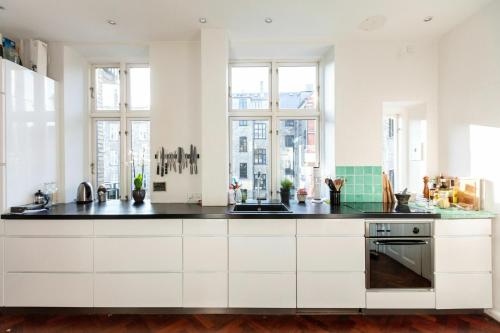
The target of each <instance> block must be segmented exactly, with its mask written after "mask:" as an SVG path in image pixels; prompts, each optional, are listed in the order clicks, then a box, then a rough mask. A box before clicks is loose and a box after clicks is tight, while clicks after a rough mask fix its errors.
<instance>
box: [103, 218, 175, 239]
mask: <svg viewBox="0 0 500 333" xmlns="http://www.w3.org/2000/svg"><path fill="white" fill-rule="evenodd" d="M94 232H95V234H96V235H98V236H168V235H181V234H182V220H178V219H176V220H174V219H172V220H162V219H143V220H135V219H130V220H129V219H122V220H96V221H95V225H94Z"/></svg>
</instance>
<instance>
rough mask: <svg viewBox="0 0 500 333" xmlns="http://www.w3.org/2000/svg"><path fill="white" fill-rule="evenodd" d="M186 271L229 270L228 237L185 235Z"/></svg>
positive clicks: (184, 256) (184, 255)
mask: <svg viewBox="0 0 500 333" xmlns="http://www.w3.org/2000/svg"><path fill="white" fill-rule="evenodd" d="M183 243H184V244H183V247H184V254H183V258H184V271H227V238H226V237H212V236H210V237H184V242H183Z"/></svg>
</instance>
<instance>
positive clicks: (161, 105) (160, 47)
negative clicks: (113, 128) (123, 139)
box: [149, 42, 205, 202]
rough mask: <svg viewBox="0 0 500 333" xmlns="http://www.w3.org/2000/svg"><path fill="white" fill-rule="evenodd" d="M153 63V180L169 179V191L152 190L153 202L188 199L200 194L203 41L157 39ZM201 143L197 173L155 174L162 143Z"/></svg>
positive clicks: (152, 50) (186, 146)
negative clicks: (201, 56)
mask: <svg viewBox="0 0 500 333" xmlns="http://www.w3.org/2000/svg"><path fill="white" fill-rule="evenodd" d="M149 55H150V67H151V154H152V156H151V161H152V163H151V175H152V177H151V180H152V181H153V182H155V181H166V183H167V191H166V192H151V200H152V202H186V201H188V196H192V195H193V194H201V174H200V171H201V167H202V165H203V158H204V157H205V155H203V154H204V152H203V150H202V149H200V145H201V121H202V116H201V101H200V96H201V84H200V76H201V74H200V62H201V60H200V43H198V42H155V43H152V44H151V45H150V49H149ZM190 144H194V145H196V146H197V147H198V151H199V152H200V156H201V159H200V160H199V165H198V171H199V172H198V175H191V174H189V170H188V172H183V173H182V174H178V173H172V174H168V175H167V176H166V177H164V178H161V177H160V176H157V175H156V163H154V152H155V150H157V149H159V148H160V147H161V146H163V147H165V149H167V150H168V151H172V150H175V149H176V148H177V147H179V146H182V147H183V148H184V149H189V145H190Z"/></svg>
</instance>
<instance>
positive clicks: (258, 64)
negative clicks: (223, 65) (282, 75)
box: [228, 61, 273, 113]
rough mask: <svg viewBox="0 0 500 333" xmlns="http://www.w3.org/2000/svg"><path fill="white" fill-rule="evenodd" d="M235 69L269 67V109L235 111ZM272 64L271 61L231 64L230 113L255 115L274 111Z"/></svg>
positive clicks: (229, 85)
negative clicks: (233, 93) (233, 82)
mask: <svg viewBox="0 0 500 333" xmlns="http://www.w3.org/2000/svg"><path fill="white" fill-rule="evenodd" d="M233 67H268V68H269V72H268V85H269V99H268V108H266V109H233V100H232V99H233V96H232V69H233ZM272 68H273V66H272V63H271V62H270V61H267V62H230V63H229V68H228V109H229V112H237V113H241V112H253V113H261V112H269V111H271V109H272V103H273V102H272V95H273V94H272V83H273V82H272Z"/></svg>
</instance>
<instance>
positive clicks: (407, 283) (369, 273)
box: [365, 221, 434, 289]
mask: <svg viewBox="0 0 500 333" xmlns="http://www.w3.org/2000/svg"><path fill="white" fill-rule="evenodd" d="M431 232H432V222H431V221H425V222H421V221H418V222H413V221H405V222H398V221H394V222H393V221H391V222H385V221H384V222H381V221H367V222H366V231H365V237H366V288H367V289H433V288H434V278H433V277H434V260H433V244H432V237H431V236H432V234H431Z"/></svg>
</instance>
